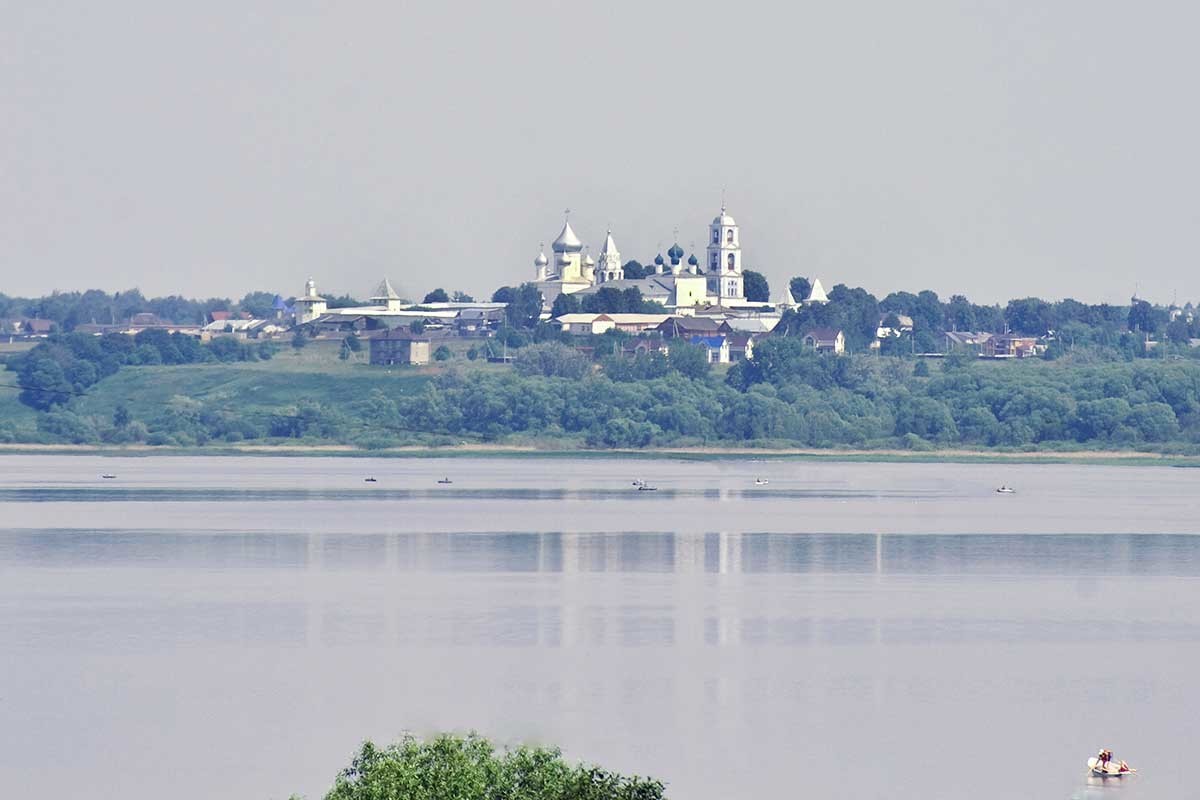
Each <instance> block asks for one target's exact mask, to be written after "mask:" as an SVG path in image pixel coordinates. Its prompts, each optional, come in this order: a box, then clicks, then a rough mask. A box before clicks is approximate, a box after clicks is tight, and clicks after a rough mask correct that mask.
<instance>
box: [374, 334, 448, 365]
mask: <svg viewBox="0 0 1200 800" xmlns="http://www.w3.org/2000/svg"><path fill="white" fill-rule="evenodd" d="M432 342H433V337H432V336H431V335H430V334H425V333H413V332H412V331H410V330H408V329H407V328H397V329H396V330H392V331H387V332H386V333H382V334H379V335H376V336H372V337H371V339H370V340H369V342H368V345H367V346H368V348H369V349H370V356H371V357H370V361H371V363H372V364H374V365H376V366H393V365H397V364H428V363H429V361H430V358H431V357H432V355H433V344H432Z"/></svg>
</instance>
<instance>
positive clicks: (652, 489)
mask: <svg viewBox="0 0 1200 800" xmlns="http://www.w3.org/2000/svg"><path fill="white" fill-rule="evenodd" d="M638 491H639V492H657V491H658V487H657V486H648V485H647V484H644V483H643V484H642V485H641V486H639V487H638Z"/></svg>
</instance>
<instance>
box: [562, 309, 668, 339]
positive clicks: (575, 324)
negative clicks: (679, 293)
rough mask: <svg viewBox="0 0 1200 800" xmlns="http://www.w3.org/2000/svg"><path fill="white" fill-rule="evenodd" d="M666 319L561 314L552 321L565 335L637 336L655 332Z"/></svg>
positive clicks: (621, 315)
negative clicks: (618, 333)
mask: <svg viewBox="0 0 1200 800" xmlns="http://www.w3.org/2000/svg"><path fill="white" fill-rule="evenodd" d="M667 319H669V317H668V315H667V314H563V315H562V316H560V317H556V318H555V320H554V321H555V322H557V323H559V324H560V325H562V329H563V330H564V331H566V332H567V333H571V334H576V335H586V334H601V333H604V332H605V331H610V330H618V331H621V332H622V333H630V334H637V333H642V332H643V331H651V330H655V329H656V328H658V326H659V325H661V324H662V323H663V322H665V321H666V320H667Z"/></svg>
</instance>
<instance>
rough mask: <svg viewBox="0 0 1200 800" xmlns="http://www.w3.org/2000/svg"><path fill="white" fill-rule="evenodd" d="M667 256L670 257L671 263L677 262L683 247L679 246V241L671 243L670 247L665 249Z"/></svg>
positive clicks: (681, 256)
mask: <svg viewBox="0 0 1200 800" xmlns="http://www.w3.org/2000/svg"><path fill="white" fill-rule="evenodd" d="M667 256H668V257H669V258H670V259H671V263H672V264H678V263H679V261H680V259H682V258H683V248H682V247H680V246H679V242H676V243H675V244H673V245H671V249H670V250H668V251H667Z"/></svg>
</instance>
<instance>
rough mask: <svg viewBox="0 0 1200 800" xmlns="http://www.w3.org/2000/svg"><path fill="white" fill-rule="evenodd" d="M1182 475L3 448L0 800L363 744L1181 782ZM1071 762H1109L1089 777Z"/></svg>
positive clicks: (347, 752) (272, 788) (301, 760)
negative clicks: (531, 748)
mask: <svg viewBox="0 0 1200 800" xmlns="http://www.w3.org/2000/svg"><path fill="white" fill-rule="evenodd" d="M102 473H114V474H116V475H117V478H116V479H114V480H103V479H100V477H99V476H100V475H101V474H102ZM367 475H373V476H374V477H376V478H377V479H378V482H377V483H374V484H366V483H364V482H363V478H364V477H365V476H367ZM447 475H448V476H449V477H451V478H452V479H453V481H454V482H453V484H451V485H449V486H445V485H441V486H439V485H438V484H437V483H436V480H437V478H439V477H443V476H447ZM758 477H761V478H764V479H767V480H769V484H768V485H766V486H756V485H755V478H758ZM634 479H645V480H647V481H649V482H650V483H652V484H654V485H655V486H657V487H658V491H656V492H642V493H638V492H636V491H634V490H633V488H632V486H631V482H632V481H633V480H634ZM1000 483H1007V484H1009V485H1013V486H1016V487H1017V489H1018V493H1017V494H1016V495H1012V496H1000V495H996V494H995V493H994V491H993V489H994V488H995V486H997V485H999V484H1000ZM1198 490H1200V470H1186V469H1172V468H1133V467H1119V468H1112V467H1087V466H1009V465H1004V466H995V465H970V466H964V465H896V464H878V465H871V464H825V463H810V462H782V461H778V462H760V463H755V462H748V461H729V462H704V463H690V462H683V461H670V460H660V461H628V460H626V461H622V460H616V459H609V460H560V459H555V460H535V459H478V460H468V459H453V460H417V459H412V460H379V461H375V460H361V459H273V458H263V459H257V458H236V459H225V458H147V459H100V458H90V457H52V456H42V457H17V456H8V457H3V458H0V794H2V795H3V796H11V797H30V798H37V797H55V798H58V797H80V796H84V795H85V794H87V796H95V797H118V796H119V797H122V798H162V797H171V798H212V797H231V798H232V797H238V798H240V797H247V798H250V797H257V798H271V797H278V798H282V797H286V796H287V795H288V794H289V793H291V792H300V793H304V794H307V795H308V796H310V797H319V796H320V795H321V793H322V792H323V791H324V790H325V789H326V788H328V786H329V784H330V782H331V781H332V778H333V776H334V775H335V774H336V772H337V770H338V769H339V768H340V767H342V766H344V765H345V764H346V763H347V762H348V761H349V758H350V756H351V754H352V752H353V751H354V749H355V748H356V746H357V745H358V743H359V742H360V741H361V740H362V739H363V738H366V737H371V738H375V739H379V740H388V739H390V738H392V737H394V736H396V735H397V734H399V733H400V732H401V731H403V730H411V731H415V732H418V733H424V732H430V731H434V730H445V729H463V730H465V729H470V728H476V729H478V730H480V731H483V732H486V733H488V734H489V735H491V736H493V737H495V738H497V739H500V740H503V741H512V742H516V741H545V742H551V743H557V744H560V745H562V746H563V747H564V748H565V749H566V751H567V752H568V754H569V755H571V756H574V757H585V758H588V759H594V760H596V761H599V762H601V763H603V764H605V765H607V766H611V767H613V768H615V769H619V770H621V771H624V772H638V773H642V774H645V773H650V774H653V775H656V776H659V777H661V778H663V779H665V780H666V781H667V782H668V784H669V794H670V796H672V797H674V798H696V799H697V800H709V799H710V798H711V800H717V798H721V799H722V800H725V799H726V798H736V797H780V796H793V797H827V798H828V797H855V798H893V797H894V798H1041V797H1045V798H1116V799H1117V800H1122V799H1124V798H1129V799H1130V800H1133V799H1135V798H1184V797H1192V796H1195V793H1194V778H1190V776H1188V775H1187V774H1186V773H1185V771H1184V766H1185V765H1186V764H1187V763H1189V761H1190V760H1191V759H1192V758H1193V751H1194V750H1195V748H1196V747H1197V745H1198V744H1200V724H1198V723H1197V719H1198V718H1200V714H1198V713H1197V712H1198V711H1200V688H1198V686H1200V684H1198V681H1200V678H1198V676H1200V537H1198V536H1196V535H1195V534H1197V533H1198V532H1200V502H1198V496H1200V492H1198ZM1101 745H1106V746H1108V747H1110V748H1112V749H1114V750H1115V751H1116V752H1117V754H1118V755H1119V756H1122V757H1125V758H1127V759H1128V760H1129V761H1131V762H1132V763H1134V764H1135V765H1137V766H1139V767H1141V768H1142V770H1143V774H1142V775H1139V776H1138V777H1137V778H1136V779H1133V780H1131V781H1128V782H1126V783H1125V784H1124V785H1122V786H1089V785H1088V783H1087V781H1086V780H1085V779H1084V778H1083V768H1082V767H1083V761H1084V759H1085V758H1086V757H1087V756H1088V755H1090V754H1091V753H1092V752H1094V751H1095V750H1097V749H1099V747H1100V746H1101ZM997 764H1002V765H1004V766H1003V768H1000V769H997V767H996V766H995V765H997Z"/></svg>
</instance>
